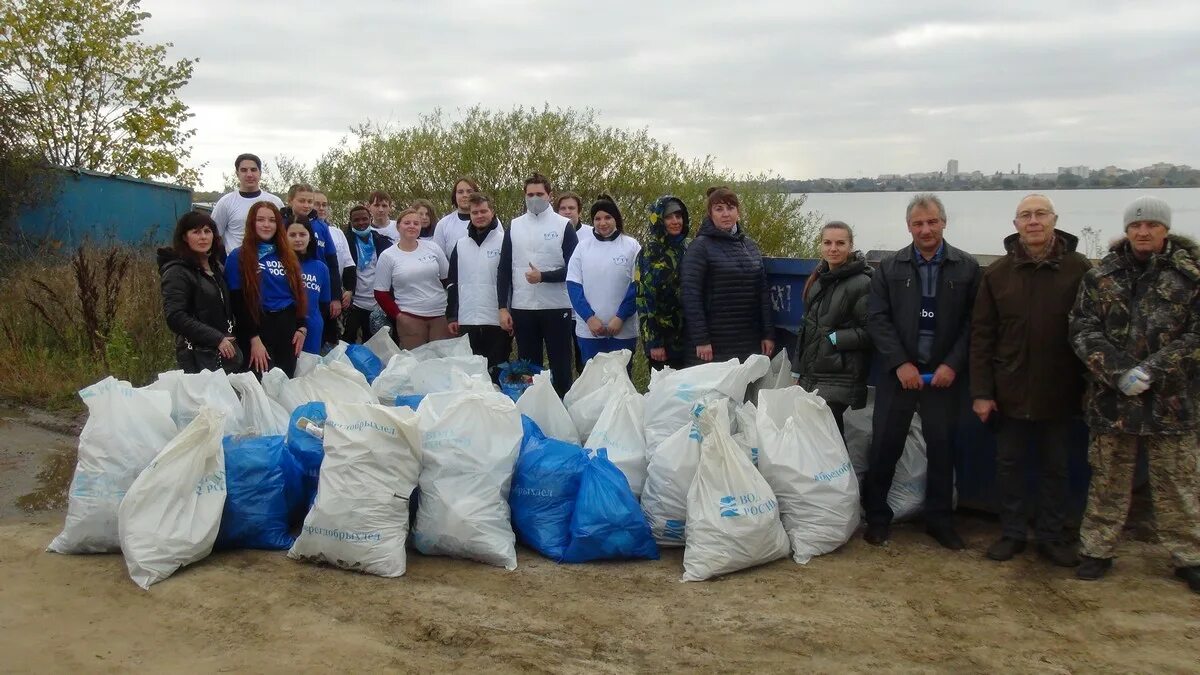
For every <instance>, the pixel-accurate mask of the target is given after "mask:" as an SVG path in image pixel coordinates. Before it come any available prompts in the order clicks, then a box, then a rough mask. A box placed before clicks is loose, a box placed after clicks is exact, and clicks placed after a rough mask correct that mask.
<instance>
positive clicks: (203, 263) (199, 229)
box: [158, 211, 242, 373]
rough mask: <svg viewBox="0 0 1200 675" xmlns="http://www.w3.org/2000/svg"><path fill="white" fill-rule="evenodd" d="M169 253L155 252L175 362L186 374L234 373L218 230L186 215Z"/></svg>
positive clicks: (204, 217)
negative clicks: (219, 253)
mask: <svg viewBox="0 0 1200 675" xmlns="http://www.w3.org/2000/svg"><path fill="white" fill-rule="evenodd" d="M171 244H172V245H171V247H170V248H160V249H158V272H159V275H160V276H161V278H162V298H163V315H164V316H166V319H167V327H168V328H170V329H171V332H172V333H175V358H176V360H177V361H178V362H179V367H180V368H182V369H183V371H184V372H185V373H198V372H200V371H202V370H220V369H224V370H225V371H227V372H236V371H237V370H239V369H240V368H241V365H242V364H241V354H240V352H239V350H238V347H237V342H236V340H235V339H234V338H233V307H232V305H231V304H230V301H229V288H228V286H226V284H225V270H224V268H223V266H222V265H221V262H220V256H219V255H217V253H216V252H217V251H221V250H223V249H222V248H221V247H220V246H219V237H218V236H217V226H216V223H214V222H213V219H212V218H211V217H210V216H209V215H208V214H207V213H201V212H199V211H189V212H188V213H185V214H183V217H182V218H180V219H179V222H178V223H177V224H176V225H175V234H174V236H173V237H172V238H171Z"/></svg>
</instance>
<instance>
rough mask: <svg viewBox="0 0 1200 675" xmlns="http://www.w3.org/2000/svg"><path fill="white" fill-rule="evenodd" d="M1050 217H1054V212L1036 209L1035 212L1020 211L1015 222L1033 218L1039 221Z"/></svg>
mask: <svg viewBox="0 0 1200 675" xmlns="http://www.w3.org/2000/svg"><path fill="white" fill-rule="evenodd" d="M1052 215H1054V212H1053V211H1049V210H1047V209H1038V210H1037V211H1022V212H1020V213H1018V214H1017V220H1033V219H1034V218H1036V219H1038V220H1041V219H1043V218H1048V217H1050V216H1052Z"/></svg>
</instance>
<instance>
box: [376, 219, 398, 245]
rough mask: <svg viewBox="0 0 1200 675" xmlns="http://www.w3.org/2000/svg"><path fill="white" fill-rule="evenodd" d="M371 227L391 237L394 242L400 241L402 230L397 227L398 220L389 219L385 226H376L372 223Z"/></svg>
mask: <svg viewBox="0 0 1200 675" xmlns="http://www.w3.org/2000/svg"><path fill="white" fill-rule="evenodd" d="M371 229H372V230H375V231H376V232H378V233H379V234H382V235H383V236H385V237H387V238H388V239H391V240H392V243H393V244H394V243H396V242H398V241H400V230H397V229H396V221H394V220H389V221H388V223H387V225H384V226H383V227H375V226H374V225H372V226H371Z"/></svg>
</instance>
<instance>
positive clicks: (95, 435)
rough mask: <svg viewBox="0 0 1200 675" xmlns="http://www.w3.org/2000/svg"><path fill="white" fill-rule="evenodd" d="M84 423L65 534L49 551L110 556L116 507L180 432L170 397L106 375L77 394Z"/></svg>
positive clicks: (115, 541) (115, 542)
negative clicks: (83, 408) (83, 409)
mask: <svg viewBox="0 0 1200 675" xmlns="http://www.w3.org/2000/svg"><path fill="white" fill-rule="evenodd" d="M79 398H80V399H82V400H83V402H84V404H85V405H87V409H88V419H87V422H86V423H85V424H84V425H83V431H82V432H81V433H80V434H79V460H78V463H77V464H76V465H75V476H74V478H72V479H71V488H70V492H69V493H68V495H69V498H68V502H67V520H66V523H64V524H63V531H62V533H61V534H59V535H58V536H57V537H55V538H54V541H52V542H50V546H49V547H48V549H47V550H50V551H54V552H55V553H109V552H112V551H118V550H120V548H121V539H120V533H119V532H118V530H117V507H118V506H120V504H121V498H122V497H124V496H125V492H126V491H127V490H128V489H129V486H130V485H132V484H133V481H134V479H136V478H137V476H138V474H139V473H141V471H142V469H145V468H146V465H147V464H149V463H150V462H151V461H152V460H153V459H154V458H155V457H156V456H157V455H158V453H159V452H160V451H162V449H163V448H164V447H166V445H167V443H169V442H170V441H171V439H172V438H174V437H175V435H176V433H178V429H176V427H175V421H174V420H172V419H171V395H170V394H168V393H167V392H165V391H153V390H147V389H135V388H133V387H132V386H131V385H130V384H129V383H128V382H123V381H121V380H118V379H116V378H114V377H111V376H110V377H106V378H104V379H103V380H101V381H100V382H97V383H96V384H93V385H92V386H90V387H86V388H84V389H81V390H80V391H79Z"/></svg>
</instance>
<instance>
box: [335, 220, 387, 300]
mask: <svg viewBox="0 0 1200 675" xmlns="http://www.w3.org/2000/svg"><path fill="white" fill-rule="evenodd" d="M342 231H343V232H345V233H346V246H347V247H349V249H350V259H351V260H353V261H354V265H355V266H354V268H349V267H347V268H346V275H345V276H343V277H342V285H343V286H344V287H345V289H346V290H347V291H354V290H356V289H357V288H358V266H359V265H358V242H357V241H355V238H356V237H357V236H358V235H356V234H354V230H353V229H351V228H349V227H347V228H344V229H343V230H342ZM371 241H373V242H375V259H376V260H378V259H379V256H381V255H383V252H384V251H386V250H387V249H388V248H390V247H391V246H392V240H391V239H388V238H387V237H385V236H383V235H382V234H379V233H378V232H376V231H374V230H371ZM351 276H353V279H350V277H351ZM346 281H349V282H350V283H346Z"/></svg>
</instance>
